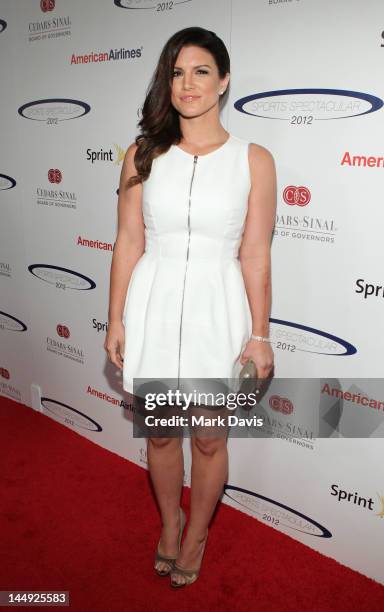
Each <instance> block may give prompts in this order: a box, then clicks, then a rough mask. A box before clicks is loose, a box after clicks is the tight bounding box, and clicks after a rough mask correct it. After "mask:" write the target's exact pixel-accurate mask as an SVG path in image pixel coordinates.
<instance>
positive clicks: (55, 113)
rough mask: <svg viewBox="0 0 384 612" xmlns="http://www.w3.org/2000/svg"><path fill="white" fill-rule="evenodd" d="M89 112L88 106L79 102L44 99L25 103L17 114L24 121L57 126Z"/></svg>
mask: <svg viewBox="0 0 384 612" xmlns="http://www.w3.org/2000/svg"><path fill="white" fill-rule="evenodd" d="M90 110H91V107H90V105H89V104H87V103H86V102H82V101H81V100H71V99H69V98H46V99H44V100H34V101H33V102H27V103H26V104H23V105H22V106H20V108H19V109H18V111H17V112H18V113H19V115H21V116H22V117H24V119H32V120H33V121H44V123H47V124H48V125H57V124H58V123H60V122H61V121H69V120H70V119H78V118H79V117H82V116H83V115H86V114H87V113H89V112H90Z"/></svg>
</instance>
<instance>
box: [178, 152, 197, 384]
mask: <svg viewBox="0 0 384 612" xmlns="http://www.w3.org/2000/svg"><path fill="white" fill-rule="evenodd" d="M197 158H198V155H194V156H193V171H192V177H191V182H190V184H189V200H188V245H187V256H186V260H185V269H184V284H183V294H182V298H181V315H180V330H179V366H178V371H177V386H179V381H180V353H181V330H182V324H183V309H184V293H185V280H186V277H187V267H188V259H189V243H190V240H191V220H190V215H191V192H192V183H193V177H194V176H195V168H196V164H197Z"/></svg>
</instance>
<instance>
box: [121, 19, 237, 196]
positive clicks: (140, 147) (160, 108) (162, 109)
mask: <svg viewBox="0 0 384 612" xmlns="http://www.w3.org/2000/svg"><path fill="white" fill-rule="evenodd" d="M187 45H195V46H197V47H202V48H203V49H206V50H207V51H209V52H210V53H211V54H212V56H213V58H214V60H215V62H216V65H217V68H218V72H219V75H220V78H221V79H223V78H224V77H225V76H226V74H227V73H228V72H230V59H229V55H228V51H227V49H226V46H225V45H224V43H223V41H222V40H221V38H219V37H218V36H217V35H216V34H215V32H212V31H211V30H206V29H205V28H199V27H190V28H184V29H183V30H179V31H178V32H176V33H175V34H173V36H171V38H169V40H168V41H167V42H166V44H165V46H164V47H163V50H162V52H161V54H160V57H159V61H158V63H157V66H156V68H155V71H154V73H153V76H152V79H151V81H150V84H149V86H148V89H147V92H146V97H145V101H144V104H143V108H142V117H141V119H140V121H139V122H138V124H137V125H138V127H139V128H140V130H141V133H140V134H139V135H138V136H136V138H135V143H136V144H137V149H136V152H135V157H134V162H135V167H136V170H137V174H136V175H134V176H131V177H130V178H129V180H128V181H127V183H126V185H125V188H126V189H129V187H133V185H136V184H137V183H141V182H142V181H145V180H146V179H147V178H148V176H149V174H150V171H151V167H152V161H153V159H154V158H155V157H157V156H158V155H161V154H162V153H165V152H166V151H168V149H169V147H170V146H171V145H172V144H178V143H179V142H180V140H181V137H182V134H181V131H180V123H179V114H178V112H177V111H176V110H175V108H174V107H173V106H172V104H171V88H172V79H173V70H174V66H175V62H176V59H177V56H178V54H179V52H180V50H181V48H182V47H184V46H187ZM227 89H228V88H227ZM224 97H225V94H224V95H223V96H222V97H221V99H223V98H224Z"/></svg>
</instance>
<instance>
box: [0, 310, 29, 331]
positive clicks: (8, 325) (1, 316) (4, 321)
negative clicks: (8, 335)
mask: <svg viewBox="0 0 384 612" xmlns="http://www.w3.org/2000/svg"><path fill="white" fill-rule="evenodd" d="M0 329H6V330H7V331H26V330H27V326H26V324H25V323H23V321H20V319H17V318H16V317H13V316H12V315H10V314H9V313H8V312H3V311H2V310H0Z"/></svg>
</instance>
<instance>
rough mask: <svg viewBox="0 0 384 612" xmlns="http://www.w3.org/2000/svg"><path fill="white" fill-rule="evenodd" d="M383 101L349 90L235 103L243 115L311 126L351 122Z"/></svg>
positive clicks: (283, 92)
mask: <svg viewBox="0 0 384 612" xmlns="http://www.w3.org/2000/svg"><path fill="white" fill-rule="evenodd" d="M383 105H384V102H383V100H382V99H381V98H378V97H377V96H374V95H372V94H368V93H363V92H360V91H349V90H347V89H320V88H310V89H278V90H275V91H263V92H260V93H254V94H250V95H248V96H244V97H242V98H240V99H239V100H237V101H236V102H235V103H234V107H235V109H236V110H238V111H239V112H240V113H245V114H247V115H252V116H253V117H260V118H263V119H275V120H278V121H289V122H290V123H292V124H296V125H311V124H313V123H314V122H315V121H326V120H330V119H348V118H351V117H359V116H361V115H367V114H369V113H374V112H376V111H378V110H380V109H381V108H382V106H383Z"/></svg>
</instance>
